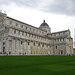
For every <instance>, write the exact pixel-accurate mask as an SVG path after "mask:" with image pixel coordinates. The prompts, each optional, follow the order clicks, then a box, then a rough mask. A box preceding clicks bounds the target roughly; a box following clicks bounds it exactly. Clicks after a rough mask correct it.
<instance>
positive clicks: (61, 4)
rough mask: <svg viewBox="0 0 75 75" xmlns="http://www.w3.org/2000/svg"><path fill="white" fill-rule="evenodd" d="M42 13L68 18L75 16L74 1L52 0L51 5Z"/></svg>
mask: <svg viewBox="0 0 75 75" xmlns="http://www.w3.org/2000/svg"><path fill="white" fill-rule="evenodd" d="M43 11H46V12H52V13H58V14H65V15H70V16H72V15H75V0H54V2H53V4H50V5H47V6H46V7H45V8H44V9H43Z"/></svg>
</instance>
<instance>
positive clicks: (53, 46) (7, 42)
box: [0, 12, 73, 55]
mask: <svg viewBox="0 0 75 75" xmlns="http://www.w3.org/2000/svg"><path fill="white" fill-rule="evenodd" d="M0 54H8V55H9V54H12V55H13V54H14V55H16V54H17V55H20V54H23V55H24V54H41V55H42V54H51V55H53V54H56V55H66V54H73V39H72V38H71V34H70V30H69V29H68V30H65V31H60V32H55V33H51V28H50V27H49V25H48V24H47V23H46V22H45V20H44V21H43V23H42V24H41V25H40V27H39V28H37V27H34V26H31V25H29V24H26V23H23V22H21V21H18V20H16V19H13V18H10V17H8V16H7V14H5V13H2V12H0Z"/></svg>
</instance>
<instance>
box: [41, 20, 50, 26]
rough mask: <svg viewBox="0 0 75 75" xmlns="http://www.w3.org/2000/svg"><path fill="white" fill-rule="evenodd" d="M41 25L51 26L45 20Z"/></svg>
mask: <svg viewBox="0 0 75 75" xmlns="http://www.w3.org/2000/svg"><path fill="white" fill-rule="evenodd" d="M40 26H48V27H49V25H48V24H47V23H46V22H45V20H43V23H42V24H41V25H40Z"/></svg>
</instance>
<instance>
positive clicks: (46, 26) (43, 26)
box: [39, 20, 51, 33]
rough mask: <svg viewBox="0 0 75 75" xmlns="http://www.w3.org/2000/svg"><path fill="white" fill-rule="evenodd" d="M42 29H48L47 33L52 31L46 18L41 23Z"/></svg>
mask: <svg viewBox="0 0 75 75" xmlns="http://www.w3.org/2000/svg"><path fill="white" fill-rule="evenodd" d="M39 28H40V29H42V30H44V31H47V33H51V28H50V27H49V25H48V24H47V23H46V22H45V20H43V23H42V24H41V25H40V27H39Z"/></svg>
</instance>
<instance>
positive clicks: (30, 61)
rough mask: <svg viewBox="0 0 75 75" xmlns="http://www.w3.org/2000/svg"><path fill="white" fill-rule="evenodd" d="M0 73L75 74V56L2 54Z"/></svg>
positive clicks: (4, 74) (3, 74)
mask: <svg viewBox="0 0 75 75" xmlns="http://www.w3.org/2000/svg"><path fill="white" fill-rule="evenodd" d="M0 75H75V56H0Z"/></svg>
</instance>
